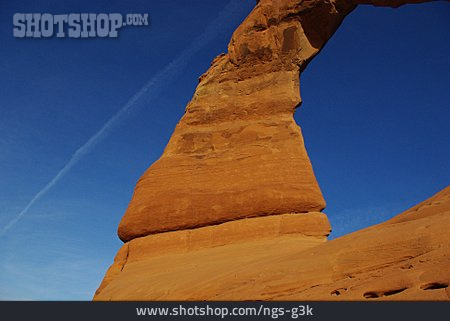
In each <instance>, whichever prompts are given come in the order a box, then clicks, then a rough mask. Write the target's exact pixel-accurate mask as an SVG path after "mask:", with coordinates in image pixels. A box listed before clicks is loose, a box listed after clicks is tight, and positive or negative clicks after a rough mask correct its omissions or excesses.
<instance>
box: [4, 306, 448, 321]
mask: <svg viewBox="0 0 450 321" xmlns="http://www.w3.org/2000/svg"><path fill="white" fill-rule="evenodd" d="M449 308H450V305H449V302H0V311H1V317H0V319H1V320H5V321H6V320H8V321H9V320H47V321H51V320H78V321H81V320H108V321H110V320H121V321H128V320H180V321H181V320H330V321H334V320H346V321H347V320H364V321H366V320H379V321H381V320H383V321H384V320H398V321H400V320H408V321H409V320H437V319H438V318H442V319H446V318H448V315H449V312H450V311H449ZM446 315H447V317H445V316H446Z"/></svg>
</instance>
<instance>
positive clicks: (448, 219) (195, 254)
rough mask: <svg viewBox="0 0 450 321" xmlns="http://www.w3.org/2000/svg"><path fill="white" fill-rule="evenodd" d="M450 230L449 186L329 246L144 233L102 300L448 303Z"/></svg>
mask: <svg viewBox="0 0 450 321" xmlns="http://www.w3.org/2000/svg"><path fill="white" fill-rule="evenodd" d="M362 215H363V213H362ZM295 216H298V217H300V216H302V215H295ZM273 218H274V217H273ZM248 220H259V219H248ZM244 221H245V220H244ZM236 223H237V222H233V224H236ZM226 224H230V223H226ZM273 225H275V224H273ZM287 226H290V224H287V225H286V227H287ZM449 226H450V186H449V187H447V188H446V189H444V190H443V191H441V192H440V193H438V194H436V195H435V196H433V197H432V198H430V199H428V200H427V201H425V202H423V203H421V204H419V205H417V206H415V207H413V208H411V209H410V210H408V211H406V212H404V213H402V214H400V215H398V216H396V217H394V218H393V219H391V220H389V221H387V222H385V223H382V224H379V225H375V226H372V227H370V228H367V229H364V230H361V231H358V232H355V233H352V234H349V235H346V236H344V237H341V238H338V239H335V240H332V241H328V242H323V240H322V239H321V238H316V239H314V238H312V237H306V236H305V237H304V238H303V239H302V236H301V234H291V235H289V234H278V236H275V235H276V233H273V234H272V236H269V235H265V236H264V235H262V236H261V237H260V238H259V237H256V236H257V235H253V236H252V237H250V238H249V239H247V240H240V241H235V242H227V241H225V243H227V245H220V244H218V245H217V246H215V247H206V248H198V249H196V250H189V249H186V248H185V249H178V250H177V251H174V252H172V253H168V252H169V251H167V248H166V249H164V248H163V247H157V249H159V250H160V251H159V252H154V253H153V251H152V250H151V249H148V248H145V247H144V246H141V245H139V244H137V243H133V242H135V241H137V240H138V239H136V240H133V241H132V242H130V245H129V246H130V248H129V249H122V250H121V252H122V253H121V252H119V254H118V256H117V258H116V261H115V262H116V263H115V265H117V266H116V267H115V268H114V265H113V267H112V269H113V268H114V269H115V270H116V272H114V273H116V275H115V276H114V277H113V278H111V279H109V280H108V279H107V278H108V274H109V273H110V272H108V274H107V276H106V278H105V281H104V282H106V283H105V284H102V287H101V288H100V290H99V291H98V292H97V295H96V296H95V300H385V299H388V300H449V298H450V292H449V288H448V285H449V283H450V234H449V233H448V229H449ZM173 233H177V232H173ZM229 237H230V238H233V236H232V235H230V236H229ZM170 239H171V241H172V242H173V244H174V246H175V244H178V246H179V244H183V242H180V241H179V239H177V238H175V237H171V238H170ZM139 242H141V243H145V242H146V241H145V238H143V239H142V240H140V241H139ZM127 244H128V243H127ZM124 247H126V245H124ZM161 249H162V250H161ZM125 251H129V255H128V258H127V257H126V254H125V253H124V252H125ZM119 270H121V271H119ZM111 275H112V274H111Z"/></svg>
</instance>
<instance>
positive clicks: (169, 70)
mask: <svg viewBox="0 0 450 321" xmlns="http://www.w3.org/2000/svg"><path fill="white" fill-rule="evenodd" d="M244 8H245V6H243V5H242V3H240V1H239V0H232V1H230V2H229V3H228V4H227V5H226V6H225V8H224V10H222V12H221V13H220V14H219V15H218V16H217V17H216V18H215V19H214V20H213V21H212V22H211V23H210V24H209V25H208V26H207V27H206V28H205V30H204V31H203V32H202V33H201V34H200V35H199V36H198V37H197V38H196V39H195V40H194V41H193V42H192V43H191V45H189V47H187V48H186V49H184V50H183V51H182V52H181V54H180V55H179V56H177V58H175V59H174V60H173V61H172V62H171V63H169V64H168V65H167V66H166V67H165V68H164V69H162V70H161V71H159V72H158V73H157V74H156V75H155V76H154V77H152V78H151V79H150V80H149V81H148V82H147V83H146V84H145V85H144V87H142V89H141V90H139V91H138V92H137V93H136V94H135V95H134V96H133V97H131V98H130V100H129V101H128V102H127V103H126V104H125V106H123V107H122V108H121V109H119V111H118V112H117V113H116V114H114V115H113V116H112V117H111V118H110V119H109V120H108V121H107V122H106V123H105V124H104V125H103V126H102V127H101V128H100V129H99V130H98V131H97V132H96V133H95V134H94V135H93V136H92V137H91V138H89V140H88V141H87V142H86V143H84V144H83V145H82V146H81V147H80V148H78V149H77V150H76V151H75V153H74V154H73V155H72V157H71V158H70V160H69V161H68V162H67V163H66V164H65V165H64V167H63V168H62V169H61V170H60V171H59V172H58V173H57V174H56V175H55V177H53V178H52V179H51V180H50V182H48V183H47V185H45V186H44V187H43V188H42V189H41V190H40V191H39V192H38V193H37V194H36V195H34V196H33V198H32V199H31V200H30V201H29V202H28V204H27V205H26V206H25V207H24V208H23V210H22V211H20V213H19V214H17V215H16V216H15V217H14V218H13V219H12V220H11V221H10V222H9V223H8V224H6V225H5V226H4V227H3V228H2V229H1V231H0V236H3V235H4V234H5V233H6V232H7V231H8V230H9V229H10V228H11V227H13V226H14V225H15V224H16V223H17V222H18V221H20V220H21V219H22V218H23V217H24V215H25V214H27V212H28V211H29V210H30V208H31V207H32V206H33V205H34V204H35V203H36V202H37V201H38V200H40V199H41V198H42V197H44V196H45V194H47V193H48V191H49V190H51V189H52V188H53V186H55V185H56V183H58V182H59V181H60V180H61V178H63V177H64V176H65V175H66V174H67V173H68V172H69V171H70V170H71V169H72V167H73V166H75V165H76V164H77V163H78V162H79V161H80V160H81V159H82V158H83V157H84V156H85V155H86V154H87V153H89V152H90V151H91V150H92V149H93V148H94V147H95V145H96V144H97V143H98V142H100V141H101V140H102V139H104V138H105V137H106V136H107V135H108V134H109V133H110V131H111V129H113V128H114V127H115V126H117V125H118V124H119V123H120V122H121V121H123V120H124V117H125V116H126V115H127V114H128V113H129V112H130V111H131V110H133V109H135V107H136V102H137V101H138V100H139V99H141V98H142V97H145V98H147V99H148V98H151V97H153V96H154V95H155V94H156V93H158V91H159V90H161V88H162V87H163V84H165V83H167V82H169V81H170V80H172V79H173V78H175V76H176V75H177V74H178V73H179V72H180V71H181V69H182V68H183V67H184V66H185V65H186V63H187V62H188V60H189V59H190V58H191V57H192V56H193V55H194V54H195V53H196V52H197V51H198V50H200V49H201V48H202V47H203V46H204V45H205V44H206V43H208V42H209V41H210V40H212V39H213V38H214V37H215V36H216V35H217V34H218V33H220V32H221V31H223V29H224V28H223V25H224V24H228V23H229V20H230V18H231V17H232V16H234V15H235V14H237V13H240V11H243V9H244Z"/></svg>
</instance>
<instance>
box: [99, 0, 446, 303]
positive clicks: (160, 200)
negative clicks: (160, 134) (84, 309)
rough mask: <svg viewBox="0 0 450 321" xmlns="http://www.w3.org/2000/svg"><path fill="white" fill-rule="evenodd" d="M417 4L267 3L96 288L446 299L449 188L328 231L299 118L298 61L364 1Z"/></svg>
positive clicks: (182, 131)
mask: <svg viewBox="0 0 450 321" xmlns="http://www.w3.org/2000/svg"><path fill="white" fill-rule="evenodd" d="M416 2H426V1H417V0H410V1H408V0H394V1H388V0H373V1H370V0H353V1H348V0H331V1H323V0H311V1H298V0H279V1H272V0H261V1H258V3H257V5H256V7H255V8H254V10H253V11H252V12H251V13H250V15H249V16H248V17H247V18H246V19H245V21H244V22H243V23H242V24H241V25H240V26H239V27H238V28H237V30H236V31H235V32H234V34H233V36H232V39H231V41H230V43H229V45H228V53H227V54H222V55H220V56H218V57H217V58H216V59H214V61H213V62H212V64H211V67H210V68H209V70H208V71H207V72H206V73H205V74H204V75H202V76H201V77H200V79H199V84H198V86H197V89H196V91H195V93H194V96H193V98H192V100H191V101H190V102H189V104H188V106H187V107H186V112H185V114H184V116H183V118H182V119H181V120H180V122H179V123H178V125H177V127H176V128H175V131H174V133H173V135H172V137H171V139H170V141H169V143H168V145H167V147H166V149H165V150H164V153H163V155H162V156H161V158H160V159H159V160H158V161H156V162H155V163H154V164H153V165H152V166H151V167H150V168H149V169H148V170H147V171H146V172H145V173H144V175H143V176H142V177H141V178H140V180H139V181H138V183H137V186H136V188H135V192H134V195H133V198H132V200H131V202H130V204H129V207H128V209H127V211H126V213H125V215H124V217H123V219H122V221H121V222H120V225H119V230H118V234H119V237H120V238H121V239H122V240H123V241H125V242H126V243H125V244H124V246H123V247H122V249H121V250H120V251H119V253H118V255H117V257H116V259H115V261H114V264H113V265H112V266H111V268H110V269H109V270H108V272H107V274H106V276H105V278H104V280H103V282H102V284H101V286H100V288H99V289H98V290H97V293H96V296H95V299H97V300H158V299H164V300H213V299H221V300H241V299H245V300H256V299H258V300H260V299H266V300H292V299H295V300H297V299H321V300H322V299H330V300H331V299H336V298H338V299H348V300H353V299H356V300H360V299H372V298H381V299H385V298H388V299H390V298H395V299H447V298H448V292H446V291H448V290H445V288H446V287H447V285H448V277H447V276H448V275H449V273H443V272H440V271H445V272H448V271H449V259H448V257H449V256H448V253H449V237H448V233H447V230H448V227H449V226H450V220H449V215H448V208H449V206H450V205H449V197H448V189H447V190H446V191H444V192H442V193H441V194H438V195H437V196H436V197H434V198H433V199H431V200H429V201H427V202H426V203H423V204H422V205H419V206H418V207H416V208H413V209H411V210H410V211H408V212H405V213H404V214H402V215H400V216H398V217H396V218H394V219H392V220H390V221H388V222H386V223H384V224H380V225H377V226H375V227H372V228H369V229H365V230H363V231H360V232H357V233H353V234H351V235H349V236H346V237H342V238H340V239H337V240H333V241H331V242H328V243H324V241H325V238H326V235H328V233H329V230H330V227H329V224H328V221H327V219H326V216H325V214H323V213H319V212H320V211H321V210H323V208H324V207H325V201H324V199H323V196H322V194H321V191H320V188H319V186H318V184H317V181H316V179H315V176H314V173H313V169H312V166H311V163H310V161H309V158H308V155H307V153H306V150H305V147H304V143H303V137H302V134H301V130H300V128H299V127H298V126H297V124H296V123H295V121H294V119H293V114H294V111H295V109H296V108H297V107H299V106H300V104H301V97H300V92H299V85H300V83H299V76H300V72H301V71H302V70H304V69H305V68H306V66H307V64H308V63H309V61H311V59H312V58H314V56H315V55H316V54H318V53H319V51H320V50H321V49H322V47H323V46H324V45H325V43H326V42H327V41H328V39H329V38H330V37H331V36H332V34H333V33H334V32H335V30H336V29H337V28H338V26H339V25H340V23H341V22H342V20H343V19H344V18H345V16H346V15H347V14H349V13H350V12H351V11H352V10H353V9H354V8H355V7H356V5H357V4H363V3H370V4H374V5H382V6H392V7H397V6H399V5H402V4H405V3H416ZM286 213H291V214H286ZM362 214H363V213H362Z"/></svg>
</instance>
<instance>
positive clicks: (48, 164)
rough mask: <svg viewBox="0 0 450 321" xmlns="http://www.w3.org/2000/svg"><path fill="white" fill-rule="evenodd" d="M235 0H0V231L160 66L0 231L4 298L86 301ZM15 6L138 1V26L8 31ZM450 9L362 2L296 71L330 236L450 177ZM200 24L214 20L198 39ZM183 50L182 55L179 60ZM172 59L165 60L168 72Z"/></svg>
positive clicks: (238, 10) (80, 8) (218, 45)
mask: <svg viewBox="0 0 450 321" xmlns="http://www.w3.org/2000/svg"><path fill="white" fill-rule="evenodd" d="M236 3H238V4H239V5H238V6H231V7H230V6H228V7H226V6H227V2H224V1H204V0H202V1H200V0H197V1H171V2H163V1H144V0H142V1H136V0H133V1H127V2H124V1H96V2H95V4H94V3H92V1H40V2H39V3H38V2H36V1H21V2H20V3H19V2H17V1H11V0H7V1H2V2H1V3H0V44H1V45H0V58H1V59H0V228H3V227H5V226H6V225H7V224H8V223H9V222H11V220H13V219H14V218H15V217H17V215H18V213H20V212H21V211H22V210H23V209H24V207H25V206H26V205H27V204H28V203H29V201H30V200H31V199H32V198H33V197H34V196H35V195H36V193H38V192H39V191H40V190H42V188H43V187H44V186H46V184H48V183H49V181H51V180H52V178H54V176H55V175H56V174H57V173H58V172H59V171H60V170H61V169H62V168H63V167H64V166H65V165H66V164H67V162H68V161H69V160H70V159H71V157H72V155H73V153H74V152H75V151H76V150H77V149H78V148H80V147H81V146H83V144H85V143H86V141H87V140H89V138H90V137H92V135H94V134H95V133H96V132H97V131H98V130H99V129H100V128H101V127H102V126H103V125H104V124H105V122H107V121H108V119H110V118H111V117H112V116H113V115H114V114H116V113H117V112H118V111H119V110H120V109H121V108H122V107H123V106H124V105H125V104H126V103H127V101H128V100H129V99H130V98H131V97H132V96H133V95H135V94H136V93H137V92H138V91H139V90H140V89H141V88H142V87H144V86H145V84H146V83H148V81H149V80H151V79H152V78H154V77H155V76H158V75H159V76H158V77H159V78H157V81H156V82H155V83H154V85H152V86H151V87H149V89H148V94H146V95H144V96H143V97H142V99H140V100H139V101H138V102H137V104H136V105H135V108H134V109H133V111H132V112H129V113H126V115H125V116H124V117H121V118H120V121H119V122H117V124H116V126H114V127H113V128H112V129H111V130H110V131H109V132H108V133H107V135H104V136H103V137H102V139H101V140H100V141H99V142H98V143H97V144H95V145H94V146H93V148H92V149H90V150H89V151H88V153H86V154H85V155H84V157H82V158H81V159H80V160H79V162H78V163H76V164H75V166H73V167H72V168H71V170H70V171H68V172H67V174H66V175H65V176H64V177H62V179H61V180H59V181H58V182H57V183H56V184H55V185H54V187H53V188H51V189H50V190H49V192H48V193H47V194H45V195H44V196H43V197H42V198H40V199H39V200H38V201H37V202H36V203H34V204H33V206H32V207H31V208H30V210H29V211H28V212H27V213H26V214H25V215H24V216H23V217H22V218H21V219H20V220H19V221H18V222H17V223H16V224H14V225H13V226H12V227H11V228H9V229H8V230H7V231H5V233H3V234H2V235H1V236H0V238H1V240H0V257H1V259H0V299H38V300H55V299H63V300H66V299H74V300H89V299H91V297H92V295H93V293H94V291H95V289H96V287H97V286H98V285H99V283H100V281H101V279H102V277H103V275H104V273H105V271H106V269H107V267H108V266H109V265H110V264H111V262H112V260H113V257H114V255H115V253H116V251H117V250H118V248H119V247H120V246H121V242H120V241H119V239H118V238H117V236H116V231H117V225H118V223H119V221H120V219H121V217H122V215H123V213H124V211H125V209H126V207H127V205H128V202H129V200H130V197H131V194H132V191H133V188H134V185H135V183H136V181H137V180H138V178H139V177H140V175H141V174H142V173H143V172H144V170H145V169H146V168H147V167H148V166H149V165H150V164H151V163H152V162H153V161H155V160H156V159H157V158H158V157H159V156H160V154H161V153H162V151H163V149H164V147H165V144H166V143H167V141H168V139H169V137H170V135H171V133H172V131H173V129H174V126H175V124H176V123H177V121H178V120H179V119H180V117H181V116H182V114H183V112H184V108H185V105H186V103H187V102H188V101H189V100H190V98H191V96H192V94H193V92H194V90H195V86H196V84H197V78H198V77H199V76H200V75H201V74H202V73H203V72H204V71H205V70H206V69H207V68H208V66H209V64H210V62H211V60H212V59H213V58H214V57H215V56H216V55H218V54H220V53H221V52H224V51H226V45H227V43H228V40H229V38H230V36H231V33H232V32H233V30H234V29H235V28H236V27H237V26H238V25H239V23H240V22H241V21H242V20H243V19H244V17H245V16H246V15H247V14H248V12H250V10H251V8H252V7H253V5H254V1H253V0H251V1H250V0H248V1H242V0H239V1H237V2H236ZM16 12H41V13H44V12H49V13H53V14H63V13H72V12H95V13H103V12H104V13H112V12H119V13H122V14H127V13H148V14H149V16H150V25H149V26H141V27H123V28H122V29H121V30H120V32H119V38H117V39H109V38H104V39H100V38H93V39H71V38H64V39H56V38H50V39H18V38H14V37H13V36H12V28H13V26H12V16H13V14H14V13H16ZM223 12H225V13H226V14H225V15H224V14H223ZM220 13H222V17H220V18H219V20H216V22H215V23H213V21H214V20H215V18H216V16H218V15H219V14H220ZM449 16H450V5H449V4H448V3H444V2H437V3H430V4H423V5H411V6H405V7H402V8H400V9H396V10H393V9H389V8H373V7H368V6H361V7H359V8H358V9H357V10H356V11H355V12H353V13H352V14H351V15H350V16H349V17H347V19H346V20H345V21H344V23H343V25H342V26H341V28H340V29H339V30H338V31H337V32H336V34H335V35H334V37H333V38H332V39H331V40H330V42H329V43H328V44H327V45H326V47H325V48H324V50H323V51H322V53H321V54H320V55H319V56H317V57H316V58H315V60H313V61H312V62H311V64H310V65H309V66H308V68H307V70H306V71H305V72H304V73H303V74H302V77H301V92H302V98H303V105H302V106H301V107H300V110H299V111H298V112H297V114H296V116H295V118H296V120H297V121H298V122H299V123H300V125H301V127H302V130H303V134H304V138H305V142H306V147H307V150H308V153H309V155H310V158H311V161H312V163H313V166H314V169H315V172H316V176H317V178H318V181H319V184H320V186H321V188H322V190H323V193H324V195H325V199H326V201H327V203H328V205H327V208H326V210H325V212H326V213H327V214H328V216H329V218H330V221H331V224H332V226H333V230H334V232H333V234H332V236H333V237H337V236H340V235H343V234H346V233H349V232H351V231H354V230H357V229H360V228H363V227H366V226H369V225H372V224H376V223H378V222H381V221H384V220H386V219H388V218H390V217H392V216H393V215H395V214H398V213H400V212H401V211H403V210H405V209H407V208H408V207H410V206H412V205H414V204H416V203H418V202H420V201H422V200H424V199H425V198H427V197H429V196H431V195H432V194H433V193H435V192H437V191H438V190H440V189H442V188H444V187H445V186H447V185H448V183H449V181H450V171H449V167H448V159H450V148H449V147H448V146H450V135H449V134H450V130H449V126H448V124H449V123H450V110H449V101H450V90H449V89H448V88H449V83H450V62H449V60H448V56H449V54H450V20H449V18H448V17H449ZM208 25H209V26H210V27H211V25H214V26H218V27H216V28H213V29H212V30H210V32H209V33H208V35H209V36H208V37H206V38H205V37H204V38H202V39H201V40H200V41H197V42H196V40H195V39H198V36H199V35H201V34H202V33H203V31H204V29H205V28H206V27H207V26H208ZM193 43H194V44H195V45H194V46H193ZM193 47H194V48H193ZM186 50H191V51H188V52H190V53H192V54H191V55H188V56H183V57H185V59H182V60H181V62H180V61H179V60H176V59H177V58H178V57H180V55H183V53H185V52H186ZM174 60H176V61H178V62H180V63H179V64H178V65H177V68H175V70H173V69H172V70H170V69H169V70H167V65H168V64H170V63H171V62H173V61H174Z"/></svg>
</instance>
